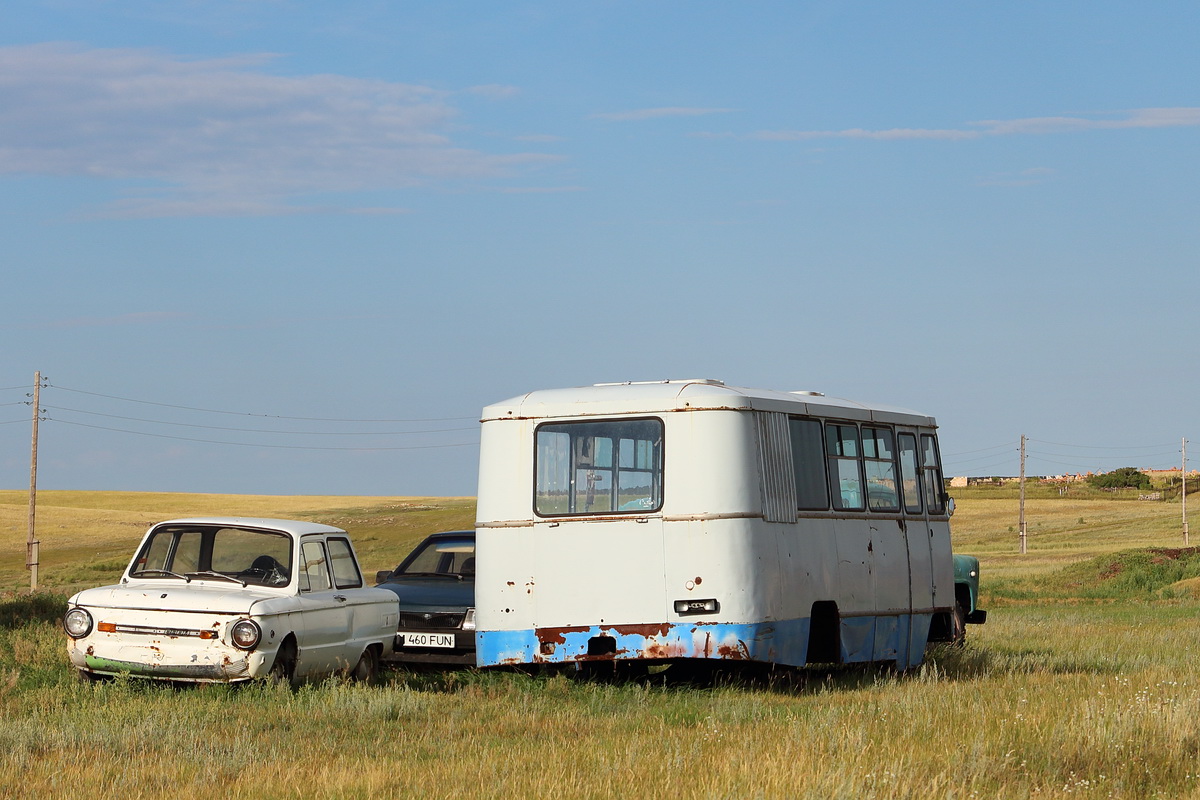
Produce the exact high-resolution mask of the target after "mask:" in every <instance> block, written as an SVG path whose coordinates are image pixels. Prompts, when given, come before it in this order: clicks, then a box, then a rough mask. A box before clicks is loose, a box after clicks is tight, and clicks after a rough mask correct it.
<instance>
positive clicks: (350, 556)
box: [327, 539, 363, 589]
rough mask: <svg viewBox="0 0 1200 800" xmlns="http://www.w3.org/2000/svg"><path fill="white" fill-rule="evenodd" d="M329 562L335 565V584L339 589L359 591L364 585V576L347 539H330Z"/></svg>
mask: <svg viewBox="0 0 1200 800" xmlns="http://www.w3.org/2000/svg"><path fill="white" fill-rule="evenodd" d="M327 541H328V543H329V561H330V563H331V564H333V583H334V585H335V586H337V588H339V589H357V588H358V587H360V586H362V585H363V579H362V574H361V573H359V571H358V565H357V564H356V563H355V562H354V553H353V552H352V551H351V550H350V542H349V541H348V540H346V539H328V540H327Z"/></svg>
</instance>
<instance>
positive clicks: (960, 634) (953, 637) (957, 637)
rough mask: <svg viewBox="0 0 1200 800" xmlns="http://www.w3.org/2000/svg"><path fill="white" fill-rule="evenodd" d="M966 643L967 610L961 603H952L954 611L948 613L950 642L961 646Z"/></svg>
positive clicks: (955, 645)
mask: <svg viewBox="0 0 1200 800" xmlns="http://www.w3.org/2000/svg"><path fill="white" fill-rule="evenodd" d="M966 643H967V610H966V609H965V608H963V607H962V603H955V604H954V611H952V612H951V613H950V644H951V645H952V646H954V647H963V646H965V645H966Z"/></svg>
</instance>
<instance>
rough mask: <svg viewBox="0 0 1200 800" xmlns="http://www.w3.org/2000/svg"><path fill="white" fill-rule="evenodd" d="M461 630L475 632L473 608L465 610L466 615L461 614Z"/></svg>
mask: <svg viewBox="0 0 1200 800" xmlns="http://www.w3.org/2000/svg"><path fill="white" fill-rule="evenodd" d="M462 629H463V630H464V631H473V630H475V609H473V608H468V609H467V613H466V614H463V624H462Z"/></svg>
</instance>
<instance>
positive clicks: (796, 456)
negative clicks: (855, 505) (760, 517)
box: [788, 417, 829, 511]
mask: <svg viewBox="0 0 1200 800" xmlns="http://www.w3.org/2000/svg"><path fill="white" fill-rule="evenodd" d="M788 427H789V429H790V432H791V437H792V472H793V473H794V475H795V478H796V507H797V508H799V509H802V510H806V511H824V510H825V509H827V508H829V484H828V482H827V481H826V480H825V443H824V442H822V441H821V421H820V420H816V419H799V418H797V417H791V418H790V419H788Z"/></svg>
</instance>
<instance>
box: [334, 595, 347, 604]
mask: <svg viewBox="0 0 1200 800" xmlns="http://www.w3.org/2000/svg"><path fill="white" fill-rule="evenodd" d="M333 599H334V600H337V601H338V602H339V603H344V602H346V595H344V594H335V595H334V596H333Z"/></svg>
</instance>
